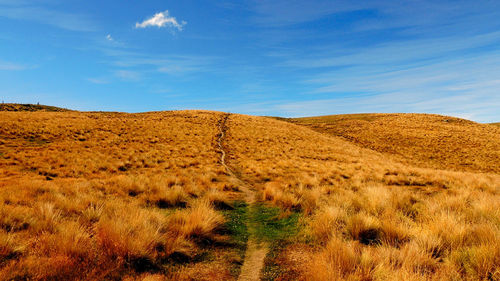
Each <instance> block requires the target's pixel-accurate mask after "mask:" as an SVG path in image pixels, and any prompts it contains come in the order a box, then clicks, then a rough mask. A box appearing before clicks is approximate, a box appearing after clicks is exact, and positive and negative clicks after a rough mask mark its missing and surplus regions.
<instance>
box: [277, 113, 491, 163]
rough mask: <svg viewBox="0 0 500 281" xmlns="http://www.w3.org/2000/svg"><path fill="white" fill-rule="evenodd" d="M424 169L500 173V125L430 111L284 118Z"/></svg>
mask: <svg viewBox="0 0 500 281" xmlns="http://www.w3.org/2000/svg"><path fill="white" fill-rule="evenodd" d="M286 120H287V121H290V122H293V123H296V124H300V125H303V126H307V127H309V128H311V129H313V130H315V131H318V132H322V133H326V134H330V135H333V136H338V137H341V138H343V139H345V140H348V141H350V142H352V143H355V144H357V145H359V146H362V147H366V148H369V149H373V150H375V151H378V152H381V153H384V154H385V155H390V156H392V157H396V159H397V160H398V161H401V162H405V163H408V164H410V165H416V166H421V167H428V168H437V169H453V170H457V171H471V172H475V171H478V172H495V173H500V128H494V127H492V126H491V125H489V124H479V123H475V122H471V121H468V120H464V119H458V118H453V117H448V116H440V115H432V114H345V115H331V116H319V117H308V118H295V119H286Z"/></svg>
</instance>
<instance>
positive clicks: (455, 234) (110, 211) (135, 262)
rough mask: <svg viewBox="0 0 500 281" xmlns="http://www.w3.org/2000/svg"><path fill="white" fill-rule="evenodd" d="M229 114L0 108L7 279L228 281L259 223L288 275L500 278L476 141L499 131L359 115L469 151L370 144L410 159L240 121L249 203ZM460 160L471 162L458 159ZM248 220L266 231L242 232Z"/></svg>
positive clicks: (490, 188) (492, 186)
mask: <svg viewBox="0 0 500 281" xmlns="http://www.w3.org/2000/svg"><path fill="white" fill-rule="evenodd" d="M222 116H223V114H221V113H216V112H206V111H176V112H156V113H144V114H119V113H78V112H0V279H1V280H13V279H14V280H15V279H18V280H19V279H20V280H23V279H30V280H192V279H197V280H231V279H235V277H236V274H237V272H238V266H239V265H240V264H241V261H242V260H241V253H242V250H244V245H245V241H246V239H247V237H248V234H249V232H250V231H255V232H257V235H256V236H257V237H260V238H261V239H262V240H266V241H271V242H272V243H276V244H279V246H280V247H275V248H273V249H274V250H273V251H272V252H271V255H270V256H269V257H268V260H267V261H266V263H267V264H272V265H273V268H274V269H279V270H276V271H274V273H273V276H275V277H276V278H278V279H279V278H282V279H283V280H286V279H297V280H497V279H498V278H499V277H498V276H499V274H500V273H499V272H498V264H499V257H500V247H499V246H498V245H500V227H499V225H500V209H499V208H498V206H499V205H500V185H499V183H500V176H499V175H498V173H497V172H495V171H496V170H495V169H496V168H495V167H496V166H495V165H496V163H493V162H492V161H490V160H491V159H492V158H491V157H496V156H495V155H496V154H495V151H496V150H494V149H492V148H495V145H496V144H495V143H496V142H489V143H488V144H484V142H483V141H480V142H477V145H474V146H467V144H470V143H472V142H473V141H475V139H474V136H475V135H474V134H476V133H478V132H479V133H482V132H483V130H489V129H486V128H490V127H491V128H493V129H491V130H492V131H489V132H487V133H485V134H484V136H485V141H486V139H488V138H489V137H490V136H491V135H492V134H493V135H495V134H496V131H494V130H496V128H495V127H493V126H489V125H488V127H482V125H481V126H480V125H477V124H474V123H471V122H465V121H460V120H458V121H457V120H453V122H444V121H443V120H441V121H440V122H441V123H443V124H441V123H439V122H438V124H434V125H433V126H430V125H429V124H428V122H431V121H432V120H435V121H436V120H437V119H432V118H438V119H439V118H441V117H436V116H434V117H432V118H431V119H432V120H431V121H429V120H428V119H426V118H423V117H422V118H423V119H422V118H421V116H420V115H415V116H413V115H412V116H409V119H408V120H409V121H404V120H401V119H404V118H405V115H401V116H399V117H398V119H397V121H398V122H400V124H405V126H408V127H404V126H403V127H401V126H399V127H398V126H395V125H394V124H393V123H392V122H393V121H391V118H389V117H390V116H389V117H387V118H389V119H384V118H386V117H384V116H385V115H384V116H378V115H377V116H376V118H375V117H374V116H372V115H366V116H358V117H359V118H361V120H360V119H359V118H358V117H357V119H356V118H354V120H351V121H349V122H351V123H352V124H357V122H368V123H370V124H372V125H373V126H374V128H377V130H378V129H380V128H385V126H391V128H392V129H393V131H394V132H390V134H397V132H400V133H401V134H402V135H403V136H405V137H411V136H413V135H412V134H413V133H415V132H418V133H419V134H421V133H422V132H423V130H424V131H425V130H427V131H428V132H427V131H426V134H428V135H429V138H430V139H433V140H436V139H438V140H439V139H446V144H445V146H446V145H449V144H450V141H451V144H452V145H451V144H450V145H451V146H450V147H451V148H454V149H455V148H456V146H457V145H458V146H460V145H462V144H464V146H466V147H467V148H468V150H466V151H465V152H464V151H462V150H456V151H458V152H457V155H455V156H453V155H454V154H453V153H454V152H452V151H447V150H443V149H441V148H442V146H437V145H436V146H429V145H427V142H426V140H423V141H422V142H419V143H420V144H421V145H418V146H415V145H414V144H415V143H417V142H413V144H412V145H409V144H407V143H405V142H402V143H401V146H403V147H404V148H405V149H402V150H398V149H399V148H398V147H399V144H398V145H396V144H395V143H391V142H388V141H386V138H387V136H388V135H387V134H386V135H382V134H381V137H380V139H377V140H376V144H380V145H381V144H382V143H386V144H387V145H389V146H391V147H392V148H394V149H395V151H396V152H397V153H400V154H401V155H403V156H405V155H407V156H406V157H407V158H408V159H410V158H412V159H413V158H414V159H415V160H411V159H410V160H408V161H406V160H404V159H401V158H398V156H394V155H393V152H394V151H383V150H379V149H378V148H377V146H374V147H373V149H374V150H378V151H374V150H371V149H367V148H366V147H367V145H363V144H362V143H360V142H355V143H356V144H357V145H355V144H353V143H351V142H349V141H346V140H345V139H343V138H338V137H335V136H332V135H331V134H324V133H319V132H316V131H313V130H310V129H308V128H305V127H303V126H297V125H294V124H290V123H286V122H283V121H278V120H273V119H269V118H262V117H252V116H243V115H231V116H230V117H229V120H228V123H227V125H228V128H229V129H228V131H227V133H226V138H225V142H224V148H225V150H226V152H227V158H226V160H227V161H228V164H229V165H230V166H231V168H232V169H233V170H234V171H235V173H237V174H238V175H239V176H241V177H242V178H243V179H244V180H245V181H247V182H248V183H250V185H252V188H255V189H256V192H257V194H258V196H257V199H258V200H259V201H262V202H259V203H258V204H257V205H256V207H255V208H248V207H247V206H246V205H245V204H242V203H241V202H240V201H238V200H241V199H242V195H241V193H239V192H238V185H239V182H238V180H236V179H234V178H231V177H230V176H229V175H228V174H227V173H226V171H225V169H224V168H223V167H222V166H221V165H220V154H219V153H218V146H217V143H216V141H217V136H218V133H219V129H218V127H217V123H218V120H219V119H220V118H221V117H222ZM437 121H439V120H437ZM437 121H436V122H437ZM342 122H344V121H342ZM346 122H347V121H346ZM377 122H378V123H377ZM385 122H387V124H386V123H385ZM394 122H395V121H394ZM418 122H423V124H419V123H418ZM432 122H434V121H432ZM432 122H431V123H432ZM346 124H347V123H346ZM388 124H389V125H388ZM393 125H394V126H393ZM441 125H442V126H441ZM325 126H326V125H325ZM346 126H347V125H346ZM353 126H354V128H357V127H356V126H357V125H353ZM412 126H413V127H412ZM443 126H444V127H443ZM478 126H479V127H478ZM484 126H486V125H484ZM325 128H326V127H325ZM343 128H344V129H345V130H346V131H347V130H348V129H346V128H347V127H343ZM362 128H365V127H362ZM408 128H412V129H411V130H410V131H411V132H409V131H408V130H409V129H408ZM315 129H316V128H315ZM326 129H328V130H330V128H329V127H328V128H326ZM326 129H325V132H327V131H326ZM344 129H343V130H344ZM441 129H442V130H444V131H440V130H441ZM318 130H319V129H318ZM353 130H354V129H353ZM356 130H358V129H356ZM363 130H365V129H363ZM453 130H455V131H453ZM457 130H458V131H457ZM365 131H366V132H367V133H370V134H371V135H374V134H375V133H374V131H371V132H370V131H369V130H365ZM443 132H446V134H449V135H451V136H450V137H449V138H448V137H447V138H442V134H443ZM460 132H467V135H468V136H467V137H463V134H462V133H460ZM469 133H470V134H469ZM362 136H363V137H364V135H363V134H360V135H359V138H360V140H361V137H362ZM458 138H463V139H464V140H463V142H462V141H460V142H458V140H457V139H458ZM410 139H411V138H410ZM396 140H397V139H396ZM396 142H397V141H396ZM360 145H361V146H360ZM426 147H427V148H429V147H430V150H431V151H432V153H434V154H436V155H437V156H438V157H437V158H436V159H434V158H433V159H431V158H429V157H428V156H429V154H427V153H428V151H427V150H426V151H423V152H421V150H425V149H426ZM434 149H437V150H434ZM488 150H489V152H488V153H487V154H488V155H486V154H485V151H488ZM476 152H477V155H476V154H474V153H476ZM405 153H410V154H405ZM411 153H413V154H411ZM472 154H474V155H475V156H474V155H472ZM408 155H410V156H408ZM422 155H423V156H422ZM446 155H448V156H450V155H451V156H450V157H449V158H446V159H445V160H446V161H444V160H442V159H443V158H442V157H445V156H446ZM420 156H422V157H423V158H419V157H420ZM448 156H446V157H448ZM456 157H459V158H460V159H459V160H460V161H458V160H457V158H456ZM488 159H489V160H488ZM436 161H437V162H439V163H440V164H439V165H438V164H436V163H437V162H436ZM464 161H465V162H467V163H468V162H470V163H473V165H470V166H468V167H470V169H469V168H467V169H459V168H457V167H459V166H460V167H461V166H462V164H463V163H465V162H464ZM488 161H489V162H488ZM488 163H489V164H488ZM424 164H425V165H424ZM490 164H491V165H490ZM485 165H489V166H490V168H485V167H486V166H485ZM478 171H488V172H489V173H480V172H478ZM250 217H251V218H252V221H255V222H256V225H253V226H252V227H251V228H247V227H246V225H245V223H244V222H246V221H247V220H249V218H250ZM282 241H287V243H281V242H282ZM271 259H272V260H271Z"/></svg>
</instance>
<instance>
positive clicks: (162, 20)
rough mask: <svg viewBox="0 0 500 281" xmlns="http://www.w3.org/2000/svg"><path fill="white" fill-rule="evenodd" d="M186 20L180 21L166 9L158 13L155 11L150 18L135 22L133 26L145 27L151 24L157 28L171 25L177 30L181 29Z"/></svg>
mask: <svg viewBox="0 0 500 281" xmlns="http://www.w3.org/2000/svg"><path fill="white" fill-rule="evenodd" d="M186 24H187V22H186V21H181V22H180V23H179V22H178V21H177V19H176V18H175V17H172V16H170V15H169V13H168V10H166V11H164V12H160V13H156V14H155V15H154V16H152V17H151V18H148V19H146V20H144V21H143V22H141V23H139V22H138V23H136V24H135V28H146V27H151V26H156V27H158V28H162V27H171V28H175V29H177V30H179V31H182V29H183V28H184V25H186Z"/></svg>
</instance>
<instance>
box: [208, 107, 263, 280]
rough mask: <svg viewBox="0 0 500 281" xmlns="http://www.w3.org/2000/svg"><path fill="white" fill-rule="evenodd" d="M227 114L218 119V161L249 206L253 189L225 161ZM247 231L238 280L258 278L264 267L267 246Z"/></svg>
mask: <svg viewBox="0 0 500 281" xmlns="http://www.w3.org/2000/svg"><path fill="white" fill-rule="evenodd" d="M229 115H230V114H225V115H224V116H223V117H222V118H221V119H220V120H219V138H218V139H217V144H218V147H219V150H220V153H221V159H220V162H221V164H222V166H224V168H225V169H226V171H227V173H228V174H229V175H230V176H231V177H233V178H235V179H236V180H237V181H238V187H239V189H240V190H241V191H242V192H243V194H244V198H245V201H246V202H247V204H248V205H249V207H251V205H253V204H255V201H256V195H255V191H254V190H253V188H252V187H251V185H250V184H249V183H248V182H246V181H245V180H243V179H242V178H240V177H239V176H237V175H236V174H235V173H234V172H233V170H232V169H231V168H230V167H229V166H228V165H227V163H226V155H227V153H226V151H225V149H224V145H223V142H224V139H225V137H226V132H227V129H228V127H227V120H228V119H229ZM247 227H248V229H249V230H250V228H251V227H252V223H251V222H250V221H248V222H247ZM249 233H250V236H249V237H248V242H247V249H246V251H245V259H244V261H243V265H242V266H241V273H240V276H239V277H238V280H239V281H253V280H260V272H261V271H262V268H263V267H264V259H265V257H266V255H267V252H268V251H269V247H268V245H267V244H266V243H264V242H259V241H258V240H257V239H256V238H255V237H254V236H253V235H252V231H249Z"/></svg>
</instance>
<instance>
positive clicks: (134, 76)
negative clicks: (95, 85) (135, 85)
mask: <svg viewBox="0 0 500 281" xmlns="http://www.w3.org/2000/svg"><path fill="white" fill-rule="evenodd" d="M115 76H116V77H118V78H120V79H122V80H124V81H129V82H136V81H139V80H140V79H141V74H140V73H139V72H137V71H131V70H117V71H115Z"/></svg>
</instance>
